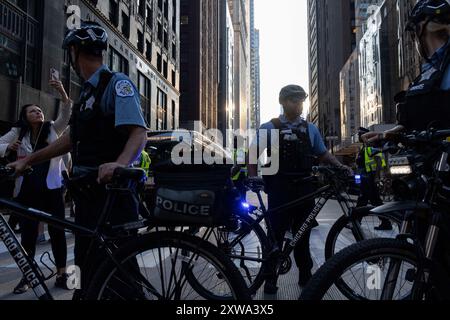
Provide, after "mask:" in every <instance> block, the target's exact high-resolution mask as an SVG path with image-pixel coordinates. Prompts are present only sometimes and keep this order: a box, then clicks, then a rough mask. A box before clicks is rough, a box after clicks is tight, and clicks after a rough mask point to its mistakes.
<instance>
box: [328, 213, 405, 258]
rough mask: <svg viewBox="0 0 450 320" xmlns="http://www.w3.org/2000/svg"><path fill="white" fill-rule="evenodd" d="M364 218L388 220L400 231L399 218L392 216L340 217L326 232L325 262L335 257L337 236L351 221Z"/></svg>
mask: <svg viewBox="0 0 450 320" xmlns="http://www.w3.org/2000/svg"><path fill="white" fill-rule="evenodd" d="M365 217H378V218H386V219H389V220H390V222H391V223H395V224H397V225H398V226H399V229H400V225H401V223H402V221H401V218H400V217H395V216H393V215H390V216H383V217H381V216H380V215H378V214H375V213H371V212H359V213H357V214H354V215H353V216H352V217H348V216H341V217H340V218H339V219H338V220H337V221H336V222H335V223H334V224H333V226H332V227H331V229H330V231H329V232H328V235H327V238H326V240H325V261H327V260H328V259H330V258H331V257H332V256H333V255H335V254H336V253H337V252H338V251H336V242H337V240H338V237H339V235H340V234H342V231H343V230H345V229H347V227H348V225H349V223H351V219H354V220H362V219H364V218H365ZM352 234H353V236H354V233H353V231H352ZM355 238H356V237H355ZM378 238H386V236H385V235H383V236H379V237H378ZM366 240H368V239H366Z"/></svg>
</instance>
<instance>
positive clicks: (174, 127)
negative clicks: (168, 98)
mask: <svg viewBox="0 0 450 320" xmlns="http://www.w3.org/2000/svg"><path fill="white" fill-rule="evenodd" d="M176 109H177V107H176V103H175V101H173V100H172V129H173V130H175V129H176V123H175V116H176Z"/></svg>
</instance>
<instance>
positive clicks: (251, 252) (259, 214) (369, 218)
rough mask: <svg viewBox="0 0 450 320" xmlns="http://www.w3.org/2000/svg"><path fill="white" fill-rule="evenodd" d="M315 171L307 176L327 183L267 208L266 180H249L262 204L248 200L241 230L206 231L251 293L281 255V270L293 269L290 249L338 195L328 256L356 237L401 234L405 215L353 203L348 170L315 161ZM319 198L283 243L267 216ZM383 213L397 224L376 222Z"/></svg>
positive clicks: (369, 237)
mask: <svg viewBox="0 0 450 320" xmlns="http://www.w3.org/2000/svg"><path fill="white" fill-rule="evenodd" d="M313 171H314V176H312V177H309V178H306V179H305V181H306V180H315V179H316V177H321V178H322V179H323V184H322V186H320V187H319V188H318V189H317V190H316V191H315V192H313V193H311V194H308V195H306V196H304V197H301V198H299V199H297V200H295V201H292V202H290V203H287V204H285V205H283V206H281V207H278V208H274V209H271V210H267V209H266V207H265V205H264V202H263V198H262V190H263V188H264V186H262V185H251V186H248V188H249V190H251V191H253V192H255V193H256V195H257V197H258V201H259V207H252V206H249V205H248V204H245V203H244V204H243V205H244V206H247V209H246V210H243V211H242V212H243V213H241V214H240V215H239V216H238V219H239V225H240V227H239V229H238V230H236V231H230V230H226V229H225V230H224V229H208V230H206V231H205V233H204V235H203V238H204V239H206V240H208V241H210V242H213V243H215V244H216V245H217V246H218V247H219V248H221V249H222V250H223V251H224V252H225V253H227V255H228V256H229V257H230V258H231V259H232V260H233V261H234V263H235V264H236V266H238V267H239V270H240V271H241V274H242V276H243V277H244V279H245V281H246V283H247V285H248V286H249V288H250V291H251V292H252V293H256V291H257V290H258V289H259V288H260V287H261V285H262V284H263V282H264V279H265V276H266V273H267V270H268V268H269V264H270V263H271V261H274V260H275V261H277V275H284V274H287V273H288V272H289V271H290V269H291V267H292V259H291V253H292V252H293V250H294V248H295V246H296V244H297V243H298V242H299V241H301V239H302V237H303V236H304V234H305V233H306V232H307V231H308V230H310V229H311V228H312V227H313V225H314V223H315V219H316V218H317V216H318V215H319V213H320V212H321V210H322V209H323V208H324V206H325V204H326V203H327V202H328V201H329V200H331V199H334V200H337V202H338V203H339V206H340V208H341V210H342V211H343V213H344V214H343V216H342V217H340V218H339V219H338V220H337V221H336V223H335V224H334V225H333V227H332V228H331V230H330V232H329V234H328V236H327V240H326V245H325V258H326V259H329V258H331V257H332V256H333V255H334V254H336V253H337V252H339V251H340V250H342V249H343V248H345V247H347V246H349V245H351V244H353V243H355V242H359V241H362V240H364V239H372V238H379V237H392V238H394V237H395V236H396V235H397V234H398V232H399V223H400V220H401V218H400V217H398V216H396V215H394V214H388V215H380V214H375V213H372V212H371V211H370V207H365V208H355V207H354V206H353V202H354V201H353V200H352V199H351V197H350V195H349V194H348V193H347V192H346V187H347V186H348V179H349V177H348V174H347V173H346V171H345V170H342V169H336V168H330V167H315V168H314V169H313ZM316 199H318V200H317V201H316V205H315V207H314V209H313V210H312V211H311V213H310V215H309V217H308V218H307V220H306V221H305V222H304V224H303V225H302V226H301V227H300V229H299V231H298V232H297V233H296V234H294V235H293V237H292V239H286V240H285V243H284V247H283V248H281V249H280V248H278V246H277V245H276V243H277V242H276V240H275V235H274V232H273V230H272V226H271V224H270V221H269V219H266V217H267V216H268V214H270V213H274V214H276V212H281V211H283V210H287V209H290V208H294V207H297V206H299V205H302V204H303V203H306V202H308V201H311V200H316ZM380 218H384V219H387V220H389V221H390V222H391V223H392V225H393V229H392V230H390V231H377V230H375V227H376V226H378V225H379V224H380V222H381V220H380ZM263 222H264V224H265V226H266V228H267V233H266V232H265V231H264V229H263V227H262V225H263Z"/></svg>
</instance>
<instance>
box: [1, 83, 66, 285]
mask: <svg viewBox="0 0 450 320" xmlns="http://www.w3.org/2000/svg"><path fill="white" fill-rule="evenodd" d="M50 86H52V87H53V88H55V89H56V90H57V91H58V93H59V94H60V96H61V100H62V107H61V109H60V113H59V115H58V118H57V119H56V121H47V122H46V121H45V117H44V113H43V111H42V109H41V108H40V107H39V106H38V105H35V104H27V105H25V106H23V107H22V108H21V111H20V116H19V121H18V122H17V124H16V126H15V127H14V128H13V129H12V130H11V131H10V132H8V133H7V134H6V135H4V136H3V137H1V138H0V156H5V155H6V154H7V153H10V152H15V153H17V158H18V159H19V160H21V159H23V158H24V157H27V156H30V155H32V154H33V153H35V152H39V150H41V149H44V148H45V147H46V146H48V145H49V144H51V143H52V142H54V141H56V140H57V139H58V137H59V135H60V134H61V133H63V132H64V130H65V129H66V127H67V125H68V122H69V119H70V115H71V107H72V101H71V100H70V99H69V98H68V96H67V93H66V91H65V90H64V87H63V85H62V83H61V82H60V81H56V80H51V81H50ZM62 167H63V164H62V160H61V157H55V158H54V159H50V158H49V159H47V160H46V161H45V162H40V163H36V164H33V166H32V168H33V171H32V172H31V173H30V174H28V175H26V176H24V177H19V178H17V179H16V183H15V190H14V197H15V198H16V199H17V202H19V203H21V204H23V205H26V206H28V207H31V208H35V209H38V210H42V211H44V212H48V213H50V214H52V215H53V216H55V217H58V218H64V199H63V195H62V176H61V168H62ZM20 226H21V231H22V239H21V244H22V246H23V247H24V249H25V250H26V252H27V253H28V255H29V256H30V257H31V258H34V256H35V253H36V242H37V238H38V234H39V223H38V222H36V221H31V220H28V219H21V220H20ZM49 235H50V240H51V247H52V252H53V256H54V258H55V262H56V268H57V276H56V282H55V285H56V286H57V287H60V288H64V289H67V284H66V282H67V278H68V276H67V274H66V260H67V245H66V236H65V232H64V231H63V230H59V229H56V228H52V227H50V228H49ZM28 289H29V285H28V283H27V281H26V279H25V278H23V279H22V280H20V282H19V284H18V285H17V286H16V287H15V288H14V293H15V294H22V293H25V292H26V291H27V290H28Z"/></svg>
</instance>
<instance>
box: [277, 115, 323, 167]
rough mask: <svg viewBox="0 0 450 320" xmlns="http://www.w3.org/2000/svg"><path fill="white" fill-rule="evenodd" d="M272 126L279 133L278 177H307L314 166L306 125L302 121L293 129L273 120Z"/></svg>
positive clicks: (278, 120)
mask: <svg viewBox="0 0 450 320" xmlns="http://www.w3.org/2000/svg"><path fill="white" fill-rule="evenodd" d="M272 124H273V125H274V127H275V129H278V130H279V131H280V132H279V134H280V140H279V142H280V147H279V159H280V170H279V175H284V176H307V175H309V174H310V173H311V169H312V167H313V164H314V161H313V159H314V156H313V148H312V144H311V139H310V137H309V126H308V123H307V122H306V121H303V120H302V121H301V123H300V125H299V126H298V127H296V128H293V129H290V128H288V126H286V125H284V124H283V123H282V122H281V121H280V119H273V120H272ZM272 152H273V150H272Z"/></svg>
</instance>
